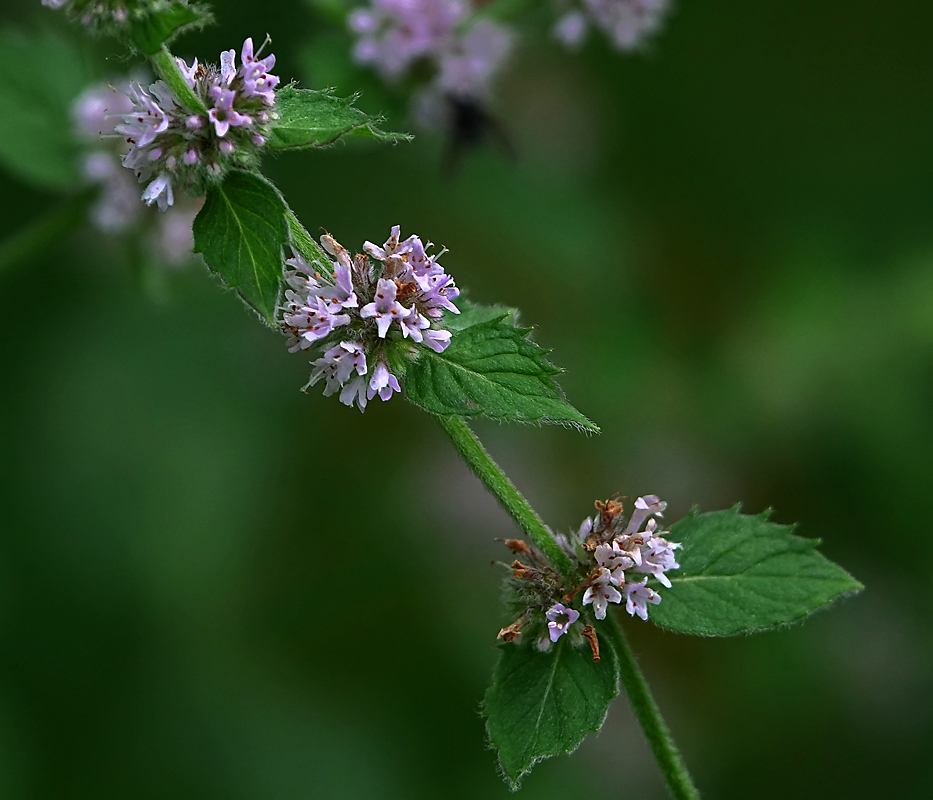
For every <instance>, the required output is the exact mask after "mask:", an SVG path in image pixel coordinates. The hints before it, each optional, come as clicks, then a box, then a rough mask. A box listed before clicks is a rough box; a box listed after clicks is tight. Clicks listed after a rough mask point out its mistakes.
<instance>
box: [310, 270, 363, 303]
mask: <svg viewBox="0 0 933 800" xmlns="http://www.w3.org/2000/svg"><path fill="white" fill-rule="evenodd" d="M334 278H335V282H334V284H333V285H332V286H324V287H322V288H321V289H320V290H319V291H318V292H317V295H318V296H319V297H320V298H321V299H322V300H324V301H326V302H327V303H328V304H330V305H331V306H333V307H334V309H335V310H336V309H340V308H357V307H358V306H359V301H358V300H357V299H356V293H355V292H354V291H353V278H352V276H351V270H350V265H349V264H337V266H336V268H335V269H334Z"/></svg>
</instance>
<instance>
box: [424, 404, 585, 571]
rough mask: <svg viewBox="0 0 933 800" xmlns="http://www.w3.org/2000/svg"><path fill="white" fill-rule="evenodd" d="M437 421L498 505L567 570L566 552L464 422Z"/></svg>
mask: <svg viewBox="0 0 933 800" xmlns="http://www.w3.org/2000/svg"><path fill="white" fill-rule="evenodd" d="M437 421H438V422H440V424H441V427H442V428H443V429H444V433H446V434H447V436H448V437H449V438H450V441H451V442H453V445H454V447H456V448H457V451H458V452H459V453H460V455H461V456H462V457H463V460H464V461H466V463H467V466H468V467H469V468H470V469H471V470H473V472H474V474H475V475H476V477H477V478H479V479H480V480H481V481H482V482H483V483H484V484H485V486H486V488H487V489H489V491H490V492H492V493H493V494H494V495H495V496H496V499H497V500H498V501H499V502H500V503H501V504H502V507H503V508H504V509H505V510H506V511H508V512H509V514H511V515H512V518H513V519H514V520H515V521H516V522H517V523H518V524H519V525H520V526H521V528H522V530H523V531H525V533H527V534H528V535H529V536H530V537H531V540H532V541H533V542H534V543H535V544H536V545H537V546H538V547H539V548H541V550H542V551H543V552H544V554H545V555H546V556H547V557H548V558H549V559H550V561H551V563H552V564H553V565H554V566H555V567H557V569H559V570H560V571H561V572H562V573H564V574H566V573H568V572H569V571H570V559H569V558H568V557H567V554H566V553H565V552H564V551H563V550H562V549H561V547H560V545H559V544H557V542H556V541H555V539H554V537H553V535H552V534H551V532H550V531H549V530H548V529H547V527H546V526H545V524H544V523H543V522H542V521H541V517H539V516H538V515H537V514H536V513H535V511H534V509H533V508H532V507H531V506H530V505H528V501H527V500H526V499H525V498H524V497H522V496H521V494H520V493H519V491H518V489H516V488H515V486H514V485H513V483H512V482H511V481H510V480H509V479H508V478H507V477H506V475H505V473H504V472H503V471H502V470H501V469H500V468H499V466H498V465H497V464H496V462H495V461H493V460H492V457H491V456H490V455H489V453H487V452H486V450H485V449H484V448H483V445H482V444H480V441H479V439H477V438H476V435H475V434H474V433H473V431H471V430H470V429H469V428H468V427H467V424H466V423H465V422H464V421H463V420H462V419H461V418H460V417H437Z"/></svg>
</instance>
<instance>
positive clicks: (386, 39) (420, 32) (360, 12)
mask: <svg viewBox="0 0 933 800" xmlns="http://www.w3.org/2000/svg"><path fill="white" fill-rule="evenodd" d="M468 10H469V4H468V3H467V2H465V0H372V5H371V6H370V7H368V8H361V9H357V10H356V11H354V12H353V13H352V14H350V16H349V18H348V20H347V22H348V25H349V27H350V30H351V31H352V32H353V33H356V34H358V35H359V36H360V38H359V39H358V40H357V42H356V44H355V46H354V49H353V57H354V59H355V60H356V61H357V63H359V64H365V65H370V66H373V67H374V68H375V69H376V70H378V71H379V73H380V74H381V75H382V76H383V77H384V78H386V79H387V80H395V79H397V78H398V77H400V76H401V74H402V73H403V72H405V71H406V70H407V69H408V68H409V66H411V65H412V64H413V63H414V62H415V61H417V60H418V59H420V58H425V57H430V56H432V55H437V54H438V53H440V52H441V51H442V50H443V49H444V48H445V47H446V46H447V44H448V42H449V41H450V38H451V36H452V34H453V30H454V27H455V26H456V25H457V23H459V22H460V21H461V20H462V19H464V18H465V17H466V15H467V13H468Z"/></svg>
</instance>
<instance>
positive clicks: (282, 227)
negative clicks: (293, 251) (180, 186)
mask: <svg viewBox="0 0 933 800" xmlns="http://www.w3.org/2000/svg"><path fill="white" fill-rule="evenodd" d="M286 213H287V209H286V206H285V203H284V202H283V200H282V197H281V196H280V195H279V192H278V190H277V189H276V188H275V187H274V186H273V185H272V184H271V183H269V182H268V181H267V180H266V179H265V178H262V177H260V176H259V175H254V174H253V173H251V172H244V171H242V170H234V171H232V172H230V173H229V174H228V175H227V176H226V178H224V181H223V183H221V184H219V185H217V186H214V187H212V188H211V189H210V190H209V191H208V193H207V199H206V200H205V202H204V207H203V208H202V209H201V211H200V212H199V213H198V216H197V218H196V219H195V220H194V252H195V253H203V254H204V259H205V260H206V261H207V265H208V266H209V267H210V268H211V270H212V271H213V272H216V273H217V274H218V275H220V276H221V277H222V278H223V280H224V283H226V284H227V286H230V287H232V288H234V289H236V290H237V292H239V294H240V296H241V297H242V298H243V300H244V301H245V302H246V303H247V304H248V305H250V306H252V307H253V308H254V309H255V310H256V311H257V312H258V313H259V314H260V316H262V317H263V318H264V319H265V320H266V321H267V322H269V323H270V324H272V325H274V324H275V322H274V321H275V309H276V306H277V305H278V301H279V291H280V288H281V282H282V263H283V261H282V259H283V256H282V247H283V246H284V245H285V244H286V243H287V242H288V222H287V220H286Z"/></svg>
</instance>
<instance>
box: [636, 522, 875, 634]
mask: <svg viewBox="0 0 933 800" xmlns="http://www.w3.org/2000/svg"><path fill="white" fill-rule="evenodd" d="M768 516H769V512H766V513H763V514H758V515H756V516H746V515H744V514H740V513H739V510H738V508H732V509H729V510H728V511H712V512H710V513H707V514H697V513H696V512H691V513H690V514H689V515H688V516H687V517H685V518H684V519H682V520H681V521H680V522H678V523H676V524H675V525H674V526H673V527H672V528H671V535H670V538H671V540H672V541H675V542H681V543H682V545H683V546H682V548H681V549H680V550H678V551H677V552H678V559H677V560H678V562H679V563H680V569H679V570H675V571H671V572H669V573H667V575H668V577H669V578H670V579H671V583H672V584H673V586H672V587H671V588H670V589H661V597H662V601H661V603H660V604H659V605H657V606H652V607H651V610H650V617H649V619H651V621H652V622H655V623H657V624H658V625H660V626H661V627H663V628H669V629H670V630H673V631H677V632H679V633H693V634H699V635H701V636H732V635H734V634H737V633H753V632H755V631H764V630H768V629H770V628H776V627H779V626H781V625H786V624H788V623H791V622H796V621H797V620H801V619H803V618H804V617H806V616H807V615H808V614H810V613H812V612H813V611H816V610H817V609H818V608H821V607H823V606H825V605H828V604H829V603H831V602H832V601H833V600H834V599H835V598H837V597H839V596H841V595H844V594H848V593H852V592H856V591H859V590H860V589H861V588H862V585H861V584H860V583H859V582H858V581H856V580H855V579H854V578H853V577H852V576H851V575H849V574H848V573H847V572H846V571H845V570H843V569H842V568H841V567H838V566H836V565H835V564H834V563H833V562H832V561H830V560H829V559H827V558H826V557H825V556H823V555H822V554H821V553H819V552H818V551H817V550H816V546H817V545H818V544H819V541H818V540H816V539H804V538H802V537H800V536H795V535H794V534H793V533H791V531H792V530H793V526H790V525H777V524H775V523H773V522H768ZM656 588H657V587H656Z"/></svg>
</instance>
